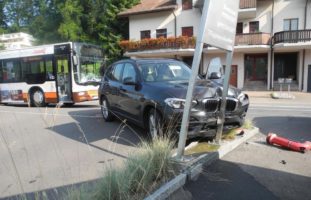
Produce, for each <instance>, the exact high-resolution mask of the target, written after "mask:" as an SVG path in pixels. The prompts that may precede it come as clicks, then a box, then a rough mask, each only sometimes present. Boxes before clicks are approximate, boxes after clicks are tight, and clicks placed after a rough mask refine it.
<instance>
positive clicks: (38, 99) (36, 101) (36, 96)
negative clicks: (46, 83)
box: [30, 89, 45, 107]
mask: <svg viewBox="0 0 311 200" xmlns="http://www.w3.org/2000/svg"><path fill="white" fill-rule="evenodd" d="M30 105H31V106H35V107H43V106H45V98H44V93H43V92H42V91H41V90H39V89H37V90H34V91H33V92H32V93H31V94H30Z"/></svg>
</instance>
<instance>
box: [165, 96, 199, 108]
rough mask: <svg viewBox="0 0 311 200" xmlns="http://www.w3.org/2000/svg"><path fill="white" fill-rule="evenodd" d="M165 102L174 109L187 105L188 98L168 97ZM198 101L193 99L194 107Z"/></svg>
mask: <svg viewBox="0 0 311 200" xmlns="http://www.w3.org/2000/svg"><path fill="white" fill-rule="evenodd" d="M164 102H165V103H166V104H167V105H168V106H170V107H171V108H174V109H183V108H184V107H185V104H186V100H185V99H178V98H167V99H165V100H164ZM197 103H198V102H197V101H195V100H193V101H192V107H193V106H195V105H197Z"/></svg>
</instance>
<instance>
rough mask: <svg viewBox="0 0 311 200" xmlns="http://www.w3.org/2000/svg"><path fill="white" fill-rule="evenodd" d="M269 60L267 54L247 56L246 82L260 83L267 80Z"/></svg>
mask: <svg viewBox="0 0 311 200" xmlns="http://www.w3.org/2000/svg"><path fill="white" fill-rule="evenodd" d="M267 66H268V59H267V55H266V54H263V55H261V54H258V55H246V56H245V80H246V81H260V80H266V79H267Z"/></svg>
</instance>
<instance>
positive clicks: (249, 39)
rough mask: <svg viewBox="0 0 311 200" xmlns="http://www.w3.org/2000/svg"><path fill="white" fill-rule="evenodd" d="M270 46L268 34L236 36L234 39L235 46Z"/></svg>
mask: <svg viewBox="0 0 311 200" xmlns="http://www.w3.org/2000/svg"><path fill="white" fill-rule="evenodd" d="M268 44H270V34H269V33H246V34H237V35H236V37H235V45H236V46H239V45H268Z"/></svg>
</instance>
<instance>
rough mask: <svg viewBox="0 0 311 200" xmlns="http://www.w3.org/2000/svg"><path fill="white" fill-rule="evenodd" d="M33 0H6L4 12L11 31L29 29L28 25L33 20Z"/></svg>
mask: <svg viewBox="0 0 311 200" xmlns="http://www.w3.org/2000/svg"><path fill="white" fill-rule="evenodd" d="M32 5H33V0H23V1H19V0H11V1H5V5H4V14H5V20H6V23H7V24H10V26H9V27H8V29H9V31H10V32H19V31H27V26H28V24H29V22H30V21H31V20H32V14H33V11H34V10H33V7H32Z"/></svg>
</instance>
